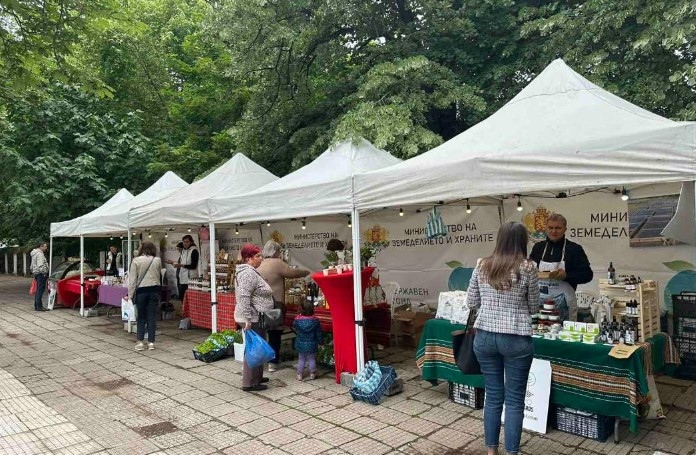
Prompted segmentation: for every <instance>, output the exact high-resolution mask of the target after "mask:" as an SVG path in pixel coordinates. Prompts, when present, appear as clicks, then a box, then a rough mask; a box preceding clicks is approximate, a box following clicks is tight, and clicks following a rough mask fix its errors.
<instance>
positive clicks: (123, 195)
mask: <svg viewBox="0 0 696 455" xmlns="http://www.w3.org/2000/svg"><path fill="white" fill-rule="evenodd" d="M131 199H133V195H132V194H131V193H130V191H128V190H127V189H125V188H121V189H120V190H118V192H117V193H116V194H114V195H113V196H111V198H109V200H108V201H106V202H105V203H104V204H102V205H101V206H100V207H98V208H96V209H94V210H92V211H91V212H89V213H87V214H85V215H82V216H79V217H77V218H73V219H72V220H67V221H59V222H56V223H51V237H78V236H79V235H80V231H81V228H82V223H83V220H85V219H87V218H90V217H97V216H99V215H100V214H101V213H104V212H106V211H107V210H109V209H111V208H113V207H117V206H119V205H121V204H123V203H126V202H128V201H130V200H131Z"/></svg>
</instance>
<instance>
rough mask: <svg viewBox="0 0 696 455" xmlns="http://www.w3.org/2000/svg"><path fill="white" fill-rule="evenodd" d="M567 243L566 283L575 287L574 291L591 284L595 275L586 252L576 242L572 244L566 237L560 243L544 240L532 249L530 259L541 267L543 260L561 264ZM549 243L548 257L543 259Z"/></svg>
mask: <svg viewBox="0 0 696 455" xmlns="http://www.w3.org/2000/svg"><path fill="white" fill-rule="evenodd" d="M564 240H565V241H566V246H565V272H566V279H565V281H566V282H567V283H568V284H570V285H571V286H573V289H577V287H578V284H584V283H589V282H590V281H592V277H593V276H594V274H593V273H592V269H591V268H590V261H589V260H588V259H587V255H586V254H585V250H583V249H582V247H581V246H580V245H578V244H577V243H575V242H571V241H570V240H568V239H567V238H566V237H563V238H562V239H561V240H559V241H558V242H552V241H551V240H548V239H546V240H544V241H543V242H539V243H537V244H536V245H534V247H533V248H532V254H530V255H529V258H530V259H531V260H532V261H534V262H536V264H537V266H539V262H541V261H542V260H544V261H546V262H560V260H561V256H562V255H563V241H564ZM547 242H548V245H549V246H548V248H546V256H544V257H543V258H542V257H541V255H542V254H543V253H544V247H546V244H547Z"/></svg>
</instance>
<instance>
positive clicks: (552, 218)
mask: <svg viewBox="0 0 696 455" xmlns="http://www.w3.org/2000/svg"><path fill="white" fill-rule="evenodd" d="M549 221H560V222H561V223H563V227H568V221H567V220H566V218H565V217H564V216H563V215H561V214H560V213H552V214H550V215H549V217H548V218H546V222H547V223H548V222H549Z"/></svg>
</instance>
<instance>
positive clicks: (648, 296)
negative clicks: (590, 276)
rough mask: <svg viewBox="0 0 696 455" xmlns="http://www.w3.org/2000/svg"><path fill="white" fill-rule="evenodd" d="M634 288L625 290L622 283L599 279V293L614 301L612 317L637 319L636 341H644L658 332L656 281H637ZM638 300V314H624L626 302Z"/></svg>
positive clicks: (658, 313) (658, 311) (658, 305)
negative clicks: (610, 282)
mask: <svg viewBox="0 0 696 455" xmlns="http://www.w3.org/2000/svg"><path fill="white" fill-rule="evenodd" d="M632 286H635V290H633V289H631V290H627V289H626V285H623V284H609V282H608V280H605V279H600V280H599V293H600V294H601V295H603V296H606V297H609V298H610V299H612V300H613V301H614V302H615V305H614V308H613V309H612V313H611V314H612V316H613V317H621V316H625V317H627V318H635V319H637V320H638V341H640V342H645V341H647V340H648V339H649V338H651V337H652V336H654V335H656V334H658V333H659V332H660V304H659V299H658V295H659V294H658V285H657V281H654V280H648V281H644V282H642V283H638V284H636V285H632ZM631 300H635V301H637V302H638V314H635V315H634V314H626V303H628V302H629V301H631Z"/></svg>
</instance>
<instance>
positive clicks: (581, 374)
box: [416, 319, 679, 432]
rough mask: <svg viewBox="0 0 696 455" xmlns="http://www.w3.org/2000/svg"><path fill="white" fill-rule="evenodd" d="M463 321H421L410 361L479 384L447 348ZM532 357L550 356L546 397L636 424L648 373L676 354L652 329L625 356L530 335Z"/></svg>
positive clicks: (669, 365) (428, 371)
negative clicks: (634, 349) (417, 340)
mask: <svg viewBox="0 0 696 455" xmlns="http://www.w3.org/2000/svg"><path fill="white" fill-rule="evenodd" d="M465 328H466V325H462V324H452V323H450V322H449V321H447V320H444V319H433V320H430V321H428V322H426V324H425V328H424V330H423V335H422V336H421V340H420V343H419V345H418V350H417V351H416V363H417V365H418V366H419V368H421V372H422V377H423V379H424V380H428V381H436V380H443V381H450V382H454V383H458V384H466V385H469V386H472V387H480V388H482V387H483V386H484V384H483V377H482V376H479V375H463V374H462V373H461V372H460V371H459V368H457V365H456V364H455V362H454V356H453V354H452V331H454V330H463V329H465ZM534 349H535V354H534V357H535V358H538V359H543V360H548V361H550V362H551V369H552V382H551V402H552V403H553V404H555V405H557V406H567V407H571V408H573V409H579V410H582V411H586V412H590V413H597V414H602V415H608V416H613V417H620V418H622V419H625V420H628V421H629V424H630V428H631V431H633V432H635V431H637V429H638V417H639V405H641V404H644V403H646V401H649V400H648V376H649V375H651V374H653V372H659V371H665V370H667V371H672V369H673V367H674V366H676V365H677V364H678V363H679V356H678V354H677V353H676V351H675V350H674V346H673V345H672V342H671V340H670V338H669V336H668V335H666V334H657V335H655V336H653V337H652V338H650V339H649V340H648V341H647V342H646V343H642V344H641V345H640V346H639V348H638V349H637V350H636V351H635V352H633V353H632V354H631V355H630V357H629V358H627V359H616V358H614V357H611V356H609V355H608V354H609V351H610V350H611V349H612V346H607V345H605V344H599V343H595V344H586V343H581V342H565V341H560V340H547V339H544V338H534Z"/></svg>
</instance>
